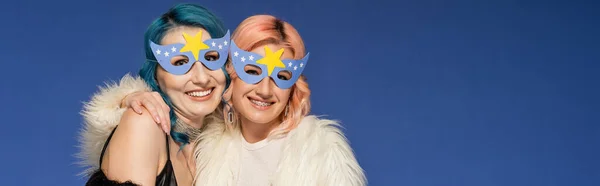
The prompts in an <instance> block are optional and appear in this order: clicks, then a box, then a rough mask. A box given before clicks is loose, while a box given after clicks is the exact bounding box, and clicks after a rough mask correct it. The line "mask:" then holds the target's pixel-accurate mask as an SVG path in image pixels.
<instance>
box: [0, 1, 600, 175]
mask: <svg viewBox="0 0 600 186" xmlns="http://www.w3.org/2000/svg"><path fill="white" fill-rule="evenodd" d="M192 2H195V3H199V4H201V5H204V6H206V7H207V8H209V9H210V10H212V11H213V12H214V13H215V14H217V15H218V16H220V17H221V18H222V19H223V21H224V22H225V23H226V25H227V26H228V27H229V28H230V29H232V30H233V29H234V28H235V26H237V24H238V23H240V22H241V21H242V20H243V19H244V18H246V17H247V16H250V15H254V14H258V13H269V14H274V15H276V16H278V17H281V18H283V19H284V20H287V21H289V22H290V23H291V24H293V25H294V26H295V27H296V28H297V29H298V30H299V32H300V33H301V35H302V36H303V38H304V40H305V43H306V45H307V48H308V50H309V51H310V52H311V53H312V54H311V59H310V60H311V62H310V65H309V68H308V69H307V70H306V71H305V75H306V76H307V77H308V82H309V83H310V88H311V90H312V92H313V96H312V103H313V110H312V112H313V113H314V114H319V115H327V117H328V118H331V119H337V120H340V121H342V123H343V124H344V126H345V128H346V129H345V132H346V134H347V136H348V138H349V140H350V142H351V145H352V147H353V148H354V150H355V152H356V156H357V158H358V161H359V162H360V164H361V165H362V167H363V168H364V169H365V170H366V174H367V176H368V180H369V183H370V185H399V186H434V185H435V186H438V185H439V186H495V185H503V186H504V185H506V186H509V185H510V186H532V185H540V186H542V185H543V186H553V185H565V186H567V185H568V186H591V185H595V186H597V185H600V167H599V166H600V161H599V160H598V158H599V157H600V151H599V150H598V148H599V147H600V137H599V136H600V125H599V124H600V119H599V117H600V99H599V98H598V95H600V86H599V83H598V80H599V79H600V77H599V75H598V70H600V64H599V62H600V45H599V44H598V43H600V36H599V33H600V24H599V23H600V21H599V18H600V13H599V10H600V8H599V6H598V4H599V3H598V1H587V2H583V1H578V2H576V1H570V2H566V1H495V2H492V1H489V2H484V1H442V0H420V1H375V0H369V1H367V0H338V1H331V0H327V1H326V0H306V1H284V0H281V1H275V0H269V1H261V2H260V3H251V1H241V0H240V1H218V2H217V1H192ZM174 3H175V2H174V1H137V2H134V1H127V2H119V1H88V2H83V1H70V2H69V1H37V2H34V1H28V0H22V1H10V2H7V1H3V2H2V3H1V6H0V17H1V22H0V25H1V26H0V27H1V28H0V33H1V34H0V36H2V39H1V42H0V46H1V50H0V53H1V56H2V58H1V60H2V61H1V63H2V73H0V82H1V83H2V84H1V85H2V86H1V87H2V91H1V92H0V103H2V106H1V107H0V113H1V114H2V117H1V118H0V122H1V123H2V129H1V130H0V139H1V140H0V147H1V148H2V150H1V153H0V160H2V167H1V168H0V172H1V173H0V180H1V182H2V185H83V184H84V182H85V179H84V178H81V177H78V176H76V175H77V173H79V172H80V171H82V170H83V169H82V168H81V167H78V165H76V164H75V162H76V161H77V160H76V158H75V157H74V156H73V155H74V154H75V153H76V151H77V148H76V145H77V141H76V140H77V138H76V137H77V132H78V130H80V129H81V120H82V118H81V116H80V115H79V111H80V110H81V107H82V102H83V101H87V100H89V97H90V96H91V95H92V94H93V93H94V92H95V91H96V90H97V86H98V85H101V84H102V82H103V81H107V80H117V79H119V78H120V77H121V76H122V75H123V74H125V73H127V72H134V73H135V72H137V70H138V69H139V68H140V66H141V63H142V59H143V51H142V44H143V32H144V31H145V29H146V27H147V26H148V25H149V23H150V22H151V21H152V20H153V19H155V18H157V17H158V16H159V15H160V14H162V13H163V12H165V11H167V9H168V8H170V7H171V6H172V5H173V4H174Z"/></svg>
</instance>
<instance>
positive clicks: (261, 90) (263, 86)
mask: <svg viewBox="0 0 600 186" xmlns="http://www.w3.org/2000/svg"><path fill="white" fill-rule="evenodd" d="M273 84H274V82H273V81H271V78H270V77H265V78H264V79H262V80H261V81H260V82H259V83H258V84H257V85H256V86H257V87H256V95H257V96H259V97H261V98H263V99H268V98H270V97H271V96H273V86H274V85H273Z"/></svg>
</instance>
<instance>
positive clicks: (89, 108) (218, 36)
mask: <svg viewBox="0 0 600 186" xmlns="http://www.w3.org/2000/svg"><path fill="white" fill-rule="evenodd" d="M144 41H145V42H144V50H145V55H146V56H145V57H146V60H145V62H144V64H143V65H142V68H141V69H140V71H139V77H132V76H129V75H125V77H123V78H122V79H121V83H123V82H133V83H129V84H128V85H129V86H131V87H129V89H128V88H122V89H118V90H117V89H111V87H114V86H116V85H115V84H112V85H111V84H109V85H108V86H107V87H105V88H103V89H102V90H101V91H100V92H99V94H103V95H108V96H103V97H101V98H102V99H99V98H98V97H97V96H94V99H92V100H91V101H90V102H88V103H86V104H85V105H84V107H85V108H84V111H83V112H82V113H83V115H84V117H85V121H86V123H85V126H84V129H83V131H82V133H81V134H82V135H81V143H82V144H81V147H82V151H81V152H80V154H79V155H80V157H81V158H82V159H83V162H82V163H83V164H84V165H86V166H88V170H87V172H86V173H87V174H88V175H90V178H89V180H88V182H87V184H86V185H136V184H139V185H178V184H181V185H192V183H193V181H194V176H193V175H194V174H195V173H194V172H195V162H194V158H193V157H192V156H193V149H192V148H193V146H194V145H193V144H190V143H193V141H191V140H190V139H193V138H194V136H195V135H197V134H198V132H199V129H200V128H201V127H202V125H203V122H204V118H205V117H206V116H208V115H210V114H214V113H216V112H214V111H215V109H217V108H222V106H223V103H224V102H223V100H222V94H223V92H224V91H225V90H226V89H227V87H228V86H229V83H230V79H229V75H228V74H227V72H226V71H225V68H224V63H225V61H226V59H227V56H228V52H229V47H228V42H229V41H230V40H229V32H226V30H225V28H224V26H223V24H222V22H221V21H220V20H219V19H218V18H217V17H216V16H215V15H214V14H212V13H211V12H209V11H208V10H207V9H205V8H203V7H201V6H198V5H193V4H179V5H176V6H174V7H172V8H171V9H170V10H169V11H168V12H166V13H165V14H163V15H162V16H161V17H160V18H158V19H156V20H154V22H152V24H151V25H150V26H149V27H148V29H147V30H146V33H145V35H144ZM196 62H198V63H196ZM140 79H141V80H143V81H139V80H140ZM137 82H143V83H137ZM140 89H142V90H147V91H153V92H156V93H155V98H156V100H155V101H157V103H161V105H164V107H163V108H161V109H164V110H168V111H169V112H168V113H169V116H163V115H161V118H169V120H168V121H167V120H164V121H160V119H157V118H153V117H152V116H151V114H150V113H149V112H147V111H146V112H136V111H134V110H132V109H126V108H123V109H120V108H119V105H114V107H113V108H115V109H118V112H111V113H107V112H105V113H103V112H96V110H93V109H94V108H95V106H97V105H103V104H105V103H113V102H114V99H122V98H123V97H124V96H126V95H128V94H131V93H132V92H133V91H137V90H140ZM113 98H114V99H113ZM158 101H160V102H158ZM117 103H118V102H117ZM157 105H158V104H157ZM114 113H118V114H117V115H114ZM156 114H159V115H160V114H162V113H161V112H157V113H156ZM155 122H158V123H161V124H163V127H170V128H173V130H171V132H170V135H169V134H165V133H164V132H162V131H163V129H161V128H160V127H159V126H157V125H155V124H154V123H155ZM106 123H115V124H118V127H117V126H115V125H106ZM140 123H141V124H140ZM144 123H146V124H144ZM164 125H169V126H164ZM111 131H112V132H111Z"/></svg>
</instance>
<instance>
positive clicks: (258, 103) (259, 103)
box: [250, 99, 271, 107]
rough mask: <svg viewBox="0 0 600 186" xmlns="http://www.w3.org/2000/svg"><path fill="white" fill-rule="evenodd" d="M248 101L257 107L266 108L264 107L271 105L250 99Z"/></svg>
mask: <svg viewBox="0 0 600 186" xmlns="http://www.w3.org/2000/svg"><path fill="white" fill-rule="evenodd" d="M250 101H252V103H254V104H256V105H258V106H261V107H266V106H270V105H271V103H267V102H262V101H256V100H253V99H251V100H250Z"/></svg>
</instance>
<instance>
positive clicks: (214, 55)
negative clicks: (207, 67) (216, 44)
mask: <svg viewBox="0 0 600 186" xmlns="http://www.w3.org/2000/svg"><path fill="white" fill-rule="evenodd" d="M220 57H221V56H219V53H218V52H217V51H210V52H206V53H205V54H204V59H205V60H206V61H216V60H219V58H220Z"/></svg>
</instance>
